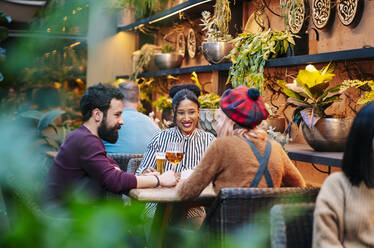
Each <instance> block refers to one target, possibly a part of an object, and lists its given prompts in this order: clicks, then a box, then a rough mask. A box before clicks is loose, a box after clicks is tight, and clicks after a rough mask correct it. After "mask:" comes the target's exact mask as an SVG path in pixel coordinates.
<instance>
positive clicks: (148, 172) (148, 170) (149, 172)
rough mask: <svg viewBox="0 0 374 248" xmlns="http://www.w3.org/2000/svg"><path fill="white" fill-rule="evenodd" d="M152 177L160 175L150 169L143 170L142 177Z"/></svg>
mask: <svg viewBox="0 0 374 248" xmlns="http://www.w3.org/2000/svg"><path fill="white" fill-rule="evenodd" d="M152 175H156V176H159V175H160V173H159V172H158V171H157V170H155V169H154V168H152V167H149V168H147V169H145V170H144V171H143V173H142V176H152Z"/></svg>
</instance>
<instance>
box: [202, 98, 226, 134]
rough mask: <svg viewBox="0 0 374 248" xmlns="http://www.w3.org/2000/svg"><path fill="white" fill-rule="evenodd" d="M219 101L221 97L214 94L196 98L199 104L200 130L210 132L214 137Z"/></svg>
mask: <svg viewBox="0 0 374 248" xmlns="http://www.w3.org/2000/svg"><path fill="white" fill-rule="evenodd" d="M220 99H221V97H220V96H218V95H217V94H216V93H214V92H212V93H208V94H204V95H201V96H199V98H198V100H199V103H200V115H199V124H200V126H201V128H202V129H204V130H205V131H208V132H211V133H212V134H214V135H215V136H217V133H216V131H215V129H214V126H215V123H216V122H217V120H218V117H219V114H218V113H219V112H218V109H219V101H220Z"/></svg>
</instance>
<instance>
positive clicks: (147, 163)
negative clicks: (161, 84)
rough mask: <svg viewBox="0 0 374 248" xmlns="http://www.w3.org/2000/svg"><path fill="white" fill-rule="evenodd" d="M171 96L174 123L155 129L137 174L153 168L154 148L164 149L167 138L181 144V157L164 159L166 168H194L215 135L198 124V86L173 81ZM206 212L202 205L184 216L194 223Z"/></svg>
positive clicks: (150, 211)
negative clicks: (172, 159) (156, 131)
mask: <svg viewBox="0 0 374 248" xmlns="http://www.w3.org/2000/svg"><path fill="white" fill-rule="evenodd" d="M169 95H170V97H172V98H173V101H172V109H173V113H174V117H173V118H174V120H173V121H174V125H175V126H174V127H172V128H168V129H166V130H162V131H161V132H158V133H156V134H155V135H154V136H153V138H152V140H151V141H150V143H149V145H148V148H147V151H146V153H145V154H144V157H143V159H142V162H141V164H140V166H139V168H138V170H137V174H141V173H143V172H144V171H145V170H151V171H152V170H155V169H156V157H155V153H156V152H166V148H167V145H168V142H171V141H172V142H180V143H182V144H183V153H184V155H183V159H182V161H181V162H180V163H179V164H176V165H173V164H171V163H169V162H168V161H166V162H165V171H168V170H174V171H176V172H182V171H184V170H193V169H194V168H195V167H196V165H197V164H198V163H199V161H200V159H201V158H202V157H203V155H204V152H205V150H206V149H207V147H208V146H209V144H210V143H211V142H213V141H214V140H215V136H214V135H213V134H211V133H208V132H205V131H204V130H202V129H200V128H198V121H199V113H200V104H199V102H198V97H199V95H200V89H199V87H197V86H196V85H194V84H184V85H175V86H173V87H172V88H171V89H170V91H169ZM155 206H156V205H155V204H152V205H148V207H147V208H146V213H147V214H148V216H153V213H154V211H155V210H156V208H155ZM203 216H205V212H204V211H203V209H202V208H194V209H189V210H188V213H187V218H188V219H189V220H190V221H191V222H192V223H194V222H196V223H197V224H196V225H200V221H201V217H203Z"/></svg>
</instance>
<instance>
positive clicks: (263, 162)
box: [245, 138, 273, 188]
mask: <svg viewBox="0 0 374 248" xmlns="http://www.w3.org/2000/svg"><path fill="white" fill-rule="evenodd" d="M245 140H246V141H247V143H248V144H249V146H250V147H251V149H252V151H253V153H254V155H255V156H256V158H257V160H258V162H259V163H260V166H259V167H258V170H257V173H256V175H255V177H254V178H253V180H252V183H251V185H250V186H249V187H250V188H255V187H257V186H258V184H259V183H260V180H261V177H262V175H264V176H265V180H266V183H267V185H268V187H269V188H272V187H273V180H272V179H271V176H270V173H269V170H268V168H267V165H268V162H269V157H270V153H271V144H270V142H269V141H268V140H267V141H266V147H265V152H264V155H262V156H261V155H260V152H259V151H258V150H257V148H256V146H255V145H254V144H253V143H252V142H251V141H250V140H249V139H247V138H246V139H245Z"/></svg>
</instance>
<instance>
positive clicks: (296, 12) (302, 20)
mask: <svg viewBox="0 0 374 248" xmlns="http://www.w3.org/2000/svg"><path fill="white" fill-rule="evenodd" d="M287 15H288V26H289V29H290V31H291V32H292V33H293V34H298V33H300V32H302V31H304V30H305V29H306V28H307V26H308V20H307V17H308V15H309V4H308V2H307V1H306V0H298V1H295V3H294V4H293V5H291V6H290V8H289V9H288V11H287Z"/></svg>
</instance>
